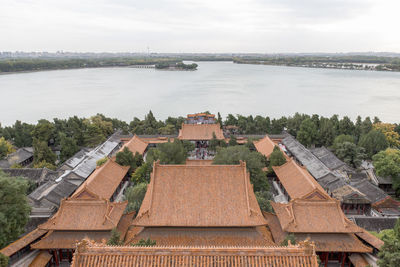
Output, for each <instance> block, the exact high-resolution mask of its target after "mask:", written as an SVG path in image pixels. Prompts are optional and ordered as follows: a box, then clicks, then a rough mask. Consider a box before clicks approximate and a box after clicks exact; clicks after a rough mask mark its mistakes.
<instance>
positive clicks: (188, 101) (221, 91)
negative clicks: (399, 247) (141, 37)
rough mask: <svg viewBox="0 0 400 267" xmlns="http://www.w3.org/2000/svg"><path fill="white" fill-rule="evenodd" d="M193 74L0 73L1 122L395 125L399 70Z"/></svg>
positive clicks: (226, 67) (206, 70) (237, 69)
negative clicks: (232, 117)
mask: <svg viewBox="0 0 400 267" xmlns="http://www.w3.org/2000/svg"><path fill="white" fill-rule="evenodd" d="M198 64H199V69H198V70H197V71H157V70H154V69H136V68H99V69H77V70H60V71H44V72H33V73H20V74H8V75H0V91H1V98H2V100H3V101H1V105H0V122H1V123H2V124H3V125H8V124H11V123H13V122H14V121H15V120H17V119H18V120H22V121H27V122H35V121H36V120H38V119H40V118H48V119H52V118H55V117H57V118H66V117H69V116H72V115H78V116H90V115H93V114H96V113H103V114H105V115H107V116H111V117H117V118H120V119H123V120H126V121H130V120H132V118H133V117H135V116H136V117H140V118H142V117H143V116H144V115H145V114H146V113H147V112H148V111H149V110H152V111H153V113H154V114H155V115H156V117H157V118H160V119H165V118H166V117H167V116H169V115H170V116H185V114H187V113H192V112H200V111H205V110H209V111H211V112H215V113H216V112H218V111H219V112H221V114H222V116H226V115H227V114H228V113H233V114H243V115H249V114H253V115H256V114H261V115H264V116H270V117H280V116H282V115H292V114H294V113H295V112H297V111H299V112H302V113H309V114H313V113H317V114H321V115H324V116H330V115H332V114H339V115H341V116H342V115H348V116H350V117H351V118H353V119H354V118H355V117H356V115H358V114H360V115H362V116H363V117H364V116H379V117H380V118H381V119H383V120H385V121H390V122H399V121H400V73H390V72H373V71H351V70H334V69H310V68H295V67H278V66H261V65H242V64H240V65H239V64H233V63H230V62H200V63H198Z"/></svg>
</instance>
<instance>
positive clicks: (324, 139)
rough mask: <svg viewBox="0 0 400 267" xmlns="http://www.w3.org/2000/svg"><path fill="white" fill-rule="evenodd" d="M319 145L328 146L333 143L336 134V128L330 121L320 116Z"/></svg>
mask: <svg viewBox="0 0 400 267" xmlns="http://www.w3.org/2000/svg"><path fill="white" fill-rule="evenodd" d="M319 125H320V126H319V135H318V137H319V142H318V143H319V145H321V146H326V147H329V146H331V145H332V144H333V140H334V139H335V136H336V130H335V127H334V125H333V123H332V121H331V120H330V119H328V118H323V117H321V119H320V122H319Z"/></svg>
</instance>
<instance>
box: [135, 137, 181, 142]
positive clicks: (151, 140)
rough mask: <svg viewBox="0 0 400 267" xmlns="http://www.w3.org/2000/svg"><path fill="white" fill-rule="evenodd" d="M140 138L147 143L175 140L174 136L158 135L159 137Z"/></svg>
mask: <svg viewBox="0 0 400 267" xmlns="http://www.w3.org/2000/svg"><path fill="white" fill-rule="evenodd" d="M140 139H141V140H142V141H143V142H145V143H147V144H162V143H168V140H169V141H170V142H174V138H171V137H165V136H158V137H140Z"/></svg>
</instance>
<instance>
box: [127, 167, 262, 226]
mask: <svg viewBox="0 0 400 267" xmlns="http://www.w3.org/2000/svg"><path fill="white" fill-rule="evenodd" d="M265 224H266V221H265V219H264V217H263V216H262V214H261V210H260V207H259V206H258V203H257V200H256V197H255V195H254V192H253V189H252V186H251V184H250V179H249V174H248V173H247V171H246V165H245V163H244V162H242V163H241V164H240V165H208V166H195V165H193V166H191V165H160V164H158V163H155V164H154V169H153V173H152V177H151V181H150V184H149V185H148V189H147V192H146V195H145V197H144V200H143V203H142V206H141V208H140V210H139V213H138V216H137V218H136V219H135V221H134V225H136V226H187V227H219V226H222V227H229V226H259V225H265Z"/></svg>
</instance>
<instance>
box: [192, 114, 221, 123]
mask: <svg viewBox="0 0 400 267" xmlns="http://www.w3.org/2000/svg"><path fill="white" fill-rule="evenodd" d="M215 122H216V120H215V115H214V114H208V113H196V114H188V115H187V118H186V123H187V124H213V123H215Z"/></svg>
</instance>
